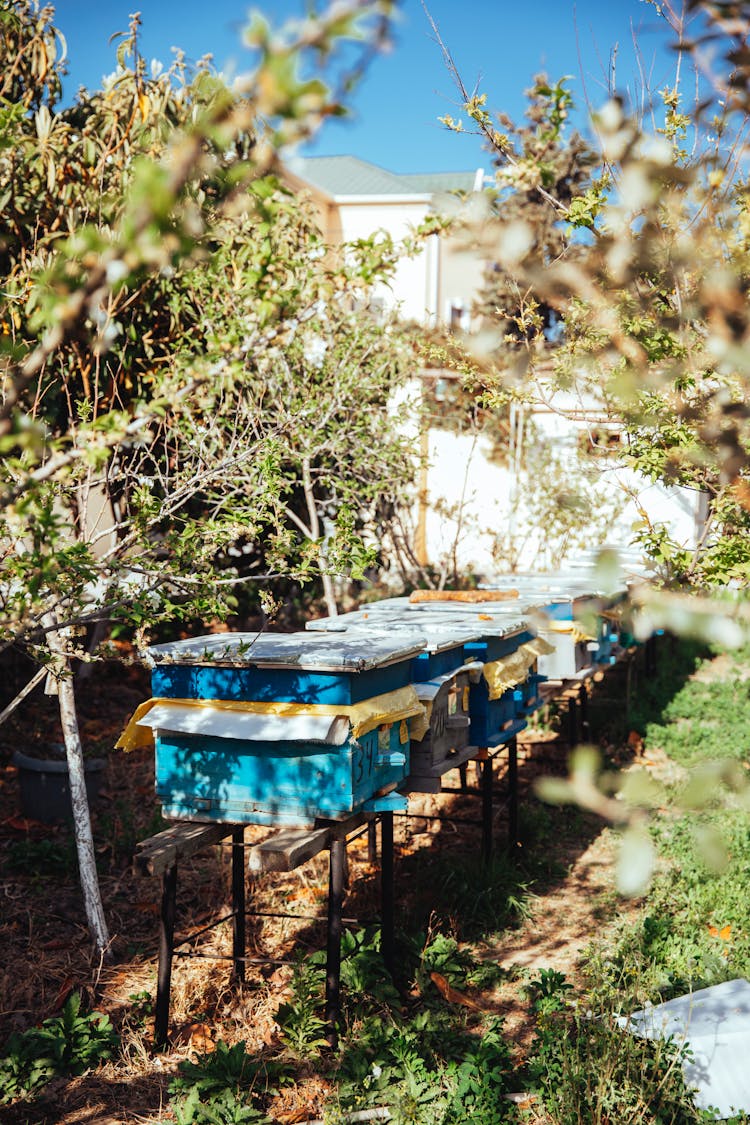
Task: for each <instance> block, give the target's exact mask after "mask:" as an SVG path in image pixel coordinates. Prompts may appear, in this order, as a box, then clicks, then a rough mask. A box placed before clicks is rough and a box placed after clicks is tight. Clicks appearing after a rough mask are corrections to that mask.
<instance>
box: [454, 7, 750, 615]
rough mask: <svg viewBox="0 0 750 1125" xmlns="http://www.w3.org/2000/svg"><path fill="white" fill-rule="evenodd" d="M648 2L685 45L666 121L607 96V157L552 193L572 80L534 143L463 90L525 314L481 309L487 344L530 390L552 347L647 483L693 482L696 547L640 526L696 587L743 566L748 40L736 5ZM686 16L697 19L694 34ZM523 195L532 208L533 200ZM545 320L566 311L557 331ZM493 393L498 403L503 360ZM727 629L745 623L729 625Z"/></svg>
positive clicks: (558, 380) (545, 373) (504, 258)
mask: <svg viewBox="0 0 750 1125" xmlns="http://www.w3.org/2000/svg"><path fill="white" fill-rule="evenodd" d="M655 11H656V12H657V13H658V14H659V15H660V16H661V17H662V18H663V19H664V20H665V21H666V23H667V25H668V27H669V31H670V33H671V34H672V35H673V37H674V38H675V39H676V40H677V44H676V45H677V48H678V50H677V54H676V59H677V62H676V67H675V80H674V84H673V85H672V86H671V87H670V88H668V89H665V90H663V91H661V92H660V94H659V95H658V96H655V97H654V99H653V104H654V114H657V113H659V116H660V118H661V120H660V121H659V122H658V123H657V124H656V127H655V129H653V130H650V129H649V128H648V126H647V123H646V122H644V121H643V120H642V119H641V118H640V116H639V115H638V114H636V113H635V112H629V111H628V109H627V107H626V104H625V102H624V100H623V99H620V98H618V97H617V96H613V97H612V98H611V100H610V101H609V102H608V103H607V104H606V105H604V106H603V107H602V108H601V109H600V110H598V111H597V112H595V113H594V115H593V122H592V124H593V135H592V138H591V141H590V144H591V145H592V147H594V146H596V148H597V160H596V162H593V161H592V160H591V158H590V156H589V153H588V151H586V155H585V157H584V159H583V160H581V161H579V162H578V164H577V168H576V172H575V174H574V176H573V177H572V179H571V178H570V177H569V178H568V180H567V181H564V182H563V189H564V190H562V191H560V192H559V194H556V187H557V186H558V185H559V181H558V180H556V178H555V169H554V167H553V169H552V170H551V171H548V170H547V168H546V156H545V153H546V149H545V147H544V146H545V138H547V137H550V138H554V139H555V143H556V144H557V143H562V137H563V132H564V127H565V124H566V119H567V115H568V113H569V109H570V105H569V101H568V97H567V91H566V88H565V86H564V84H563V83H562V82H560V83H557V84H556V85H555V84H553V83H545V84H544V85H543V86H540V85H539V84H537V86H536V90H535V92H534V94H533V101H532V111H533V112H532V118H533V120H534V122H535V130H534V144H533V145H531V144H528V143H527V144H525V145H524V146H523V148H520V147H519V145H518V144H517V143H516V144H513V143H511V142H510V141H509V139H508V138H509V136H512V135H514V131H513V130H512V129H511V128H509V127H508V124H507V120H506V119H505V118H504V117H501V118H500V120H498V118H497V117H496V116H493V115H492V114H491V113H490V112H489V110H488V109H487V97H486V95H485V94H484V93H477V94H474V95H472V96H469V95H468V94H467V93H466V90H465V87H463V85H462V84H460V85H459V89H460V90H461V96H462V101H463V108H464V111H465V112H466V113H467V114H468V116H469V118H470V119H471V120H472V122H473V123H474V127H475V128H476V129H477V131H478V132H479V133H480V134H481V135H482V136H483V137H484V139H485V142H486V144H487V146H488V147H489V148H490V150H491V151H492V152H493V153H494V154H495V156H496V160H497V164H498V173H497V177H496V180H497V186H496V188H495V190H494V193H492V194H493V199H492V203H493V205H494V214H493V217H492V219H491V221H490V222H488V223H486V224H485V226H484V227H483V230H482V232H481V237H482V240H483V245H484V246H485V247H486V252H487V256H488V257H489V256H492V257H493V259H494V260H496V261H497V263H498V276H500V277H501V278H503V279H504V280H503V284H504V285H506V286H507V284H511V285H514V286H515V287H516V290H517V292H518V293H519V294H523V298H524V301H525V310H526V312H527V313H528V315H526V316H521V315H519V312H518V310H516V311H515V312H513V313H512V314H511V316H510V317H508V316H507V315H506V311H505V310H503V309H502V307H501V302H498V303H497V311H496V312H495V313H494V314H493V313H492V310H491V309H490V308H486V309H485V311H486V312H487V313H488V315H489V316H490V318H491V319H492V320H494V325H495V335H494V346H495V347H496V348H500V350H501V351H507V349H510V350H511V352H512V353H513V354H515V356H516V362H515V366H514V368H513V371H512V374H513V375H514V377H515V379H516V384H515V386H516V387H518V385H519V383H520V394H521V396H523V395H524V394H531V395H534V394H535V393H537V389H538V387H539V386H540V385H542V384H544V385H547V386H548V385H549V360H550V358H551V360H552V364H553V376H552V382H553V384H554V385H555V386H558V387H564V388H568V389H570V388H574V389H576V390H577V391H579V392H580V393H581V394H582V395H593V396H595V397H596V400H597V402H598V403H599V404H601V406H603V407H604V408H606V409H608V410H609V411H610V415H611V417H612V419H613V420H616V421H618V422H620V423H621V424H622V425H623V426H624V429H625V433H626V435H627V446H626V450H625V453H624V458H625V461H626V463H628V464H630V465H632V466H634V467H636V468H637V469H638V470H639V471H640V472H642V473H645V474H646V475H647V476H648V477H650V478H651V479H654V480H656V479H658V480H662V481H665V482H667V483H676V484H683V485H686V486H688V487H690V488H694V489H697V490H699V491H700V493H701V494H702V496H703V498H704V506H705V515H706V518H705V523H704V533H703V535H702V537H701V539H700V542H699V543H698V545H697V547H696V549H695V550H693V551H690V550H687V549H684V547H683V546H682V545H680V544H676V543H673V542H671V541H670V540H669V536H668V534H667V532H666V530H665V529H664V528H661V527H650V526H648V525H647V524H646V525H645V526H644V528H643V530H642V532H641V535H640V539H641V542H642V543H643V545H644V546H645V547H646V549H647V550H648V551H649V552H650V554H651V556H652V557H653V558H654V559H655V560H656V561H657V562H658V563H661V564H662V577H663V579H664V581H665V582H666V583H667V584H668V585H671V586H674V587H677V588H680V587H684V586H689V587H691V588H692V589H693V590H694V591H696V592H700V591H703V590H707V589H709V588H710V587H713V586H716V585H723V584H725V583H727V582H728V581H731V582H737V583H739V584H741V585H744V584H746V583H747V581H748V578H749V577H750V545H749V544H750V537H748V531H749V530H750V500H749V499H748V497H749V496H750V486H749V485H748V481H747V474H748V465H749V464H750V433H749V431H748V416H749V410H750V408H749V406H748V401H749V396H748V390H749V389H750V365H749V361H748V358H747V357H748V349H747V343H748V332H749V329H750V321H749V320H748V315H749V314H748V311H747V310H748V303H747V279H748V276H750V275H749V272H748V250H749V248H750V244H749V243H748V233H749V228H748V223H747V212H748V186H749V185H748V181H747V178H746V174H745V170H744V153H745V141H744V137H745V129H746V121H747V113H748V109H750V85H749V80H750V69H749V68H748V64H747V59H746V48H745V46H744V45H743V44H744V43H745V39H746V36H747V33H748V30H749V29H750V24H749V23H748V19H747V16H746V13H744V10H743V11H742V12H741V11H739V10H738V9H737V7H736V6H735V5H729V4H720V3H709V2H703V0H687V3H686V5H685V7H684V9H683V10H682V11H681V12H678V11H677V10H676V8H675V7H673V5H672V4H671V3H665V4H661V5H655ZM690 17H694V18H695V23H694V24H693V25H691V24H690ZM691 26H694V27H697V28H698V29H699V31H698V34H697V35H696V36H694V37H692V38H691V37H690V35H689V30H690V27H691ZM708 44H710V46H711V49H712V56H711V57H712V59H713V63H712V66H713V69H710V68H709V67H708V64H707V63H706V52H705V49H706V47H707V45H708ZM446 54H447V52H446ZM448 58H449V56H448ZM717 59H718V61H717ZM722 61H723V65H720V63H722ZM688 64H691V65H692V68H693V70H694V72H695V71H697V72H698V74H699V83H700V85H701V89H702V97H703V100H702V101H701V102H698V103H697V104H696V105H694V106H693V107H692V108H688V107H686V104H685V96H686V95H685V87H686V86H687V85H688V82H687V80H686V78H685V71H686V69H687V66H688ZM692 81H693V80H692V79H691V83H692ZM446 123H447V124H448V126H449V127H452V128H456V123H455V122H452V121H447V122H446ZM501 129H502V130H503V131H501ZM517 132H518V131H515V133H517ZM688 135H690V139H689V140H688ZM571 143H572V142H571ZM569 151H572V148H571V149H570V150H569ZM567 183H571V184H572V188H573V190H572V192H571V191H568V190H567ZM519 184H520V185H521V187H522V191H521V193H520V194H519V192H518V190H517V188H518V185H519ZM529 196H530V197H531V198H532V200H535V202H534V203H533V206H532V207H530V206H527V205H525V203H526V200H527V199H528V197H529ZM571 196H572V197H571ZM522 204H524V205H525V206H524V209H523V210H521V207H522ZM537 210H539V211H540V213H544V214H546V219H544V220H540V219H539V218H537V217H536V212H537ZM549 230H551V231H552V232H553V234H554V245H555V253H554V254H553V255H551V254H550V253H549V252H547V249H546V248H547V246H549V245H550V244H551V243H550V240H549V238H548V237H547V235H546V233H545V232H547V231H549ZM508 279H509V280H508ZM547 309H548V310H551V313H550V312H546V311H545V312H540V311H539V310H547ZM522 311H523V310H522ZM552 314H554V316H555V317H556V318H557V322H558V323H557V327H556V330H555V332H554V333H552V334H551V333H550V332H549V324H550V318H551V315H552ZM509 320H510V322H511V324H512V325H513V327H512V329H511V332H510V334H509V333H508V329H507V323H508V321H509ZM509 335H510V339H509ZM519 343H520V345H521V346H520V347H519ZM486 354H487V350H486V351H485V355H486ZM495 387H496V388H497V392H498V394H499V396H500V399H501V400H503V399H504V397H505V396H507V393H508V382H507V379H506V378H505V377H504V375H503V371H502V369H501V370H500V371H499V372H496V373H495ZM646 596H647V597H648V596H649V595H646ZM692 604H693V607H694V610H693V611H691V613H690V614H688V616H689V617H690V619H691V622H692V624H693V625H695V623H696V621H697V620H703V621H710V618H711V615H712V614H713V613H714V611H715V606H714V607H711V605H710V604H707V605H705V606H704V605H703V604H702V603H701V602H699V601H698V600H695V601H694V602H693V603H692ZM658 606H659V607H660V608H658V609H657V608H656V603H655V604H654V606H652V608H651V609H650V611H649V612H650V615H651V616H650V617H649V623H651V624H653V623H655V622H656V623H658V624H662V623H664V622H665V621H667V620H668V619H669V620H670V621H671V623H672V624H674V623H675V622H677V621H678V619H684V615H685V609H684V602H682V601H680V600H678V601H675V602H672V601H670V598H669V596H667V595H666V594H665V593H662V594H660V595H659V599H658ZM670 606H673V607H674V612H672V610H671V609H670ZM704 609H705V611H706V612H705V613H704V612H702V611H703V610H704ZM696 614H697V617H696ZM657 618H658V622H657ZM684 626H685V621H684V620H682V627H683V628H684ZM646 627H647V625H644V628H646ZM730 634H731V635H737V634H736V633H735V632H733V630H732V629H731V628H729V631H728V633H727V635H730Z"/></svg>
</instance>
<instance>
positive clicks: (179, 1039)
mask: <svg viewBox="0 0 750 1125" xmlns="http://www.w3.org/2000/svg"><path fill="white" fill-rule="evenodd" d="M214 1037H215V1033H214V1032H213V1031H212V1030H211V1028H210V1027H208V1026H207V1025H206V1024H205V1023H186V1024H184V1025H183V1027H180V1028H178V1030H177V1031H176V1032H175V1033H174V1035H173V1036H172V1042H173V1043H174V1044H175V1045H179V1046H181V1047H190V1049H191V1051H195V1053H196V1054H198V1055H205V1054H208V1053H209V1052H210V1051H213V1049H214Z"/></svg>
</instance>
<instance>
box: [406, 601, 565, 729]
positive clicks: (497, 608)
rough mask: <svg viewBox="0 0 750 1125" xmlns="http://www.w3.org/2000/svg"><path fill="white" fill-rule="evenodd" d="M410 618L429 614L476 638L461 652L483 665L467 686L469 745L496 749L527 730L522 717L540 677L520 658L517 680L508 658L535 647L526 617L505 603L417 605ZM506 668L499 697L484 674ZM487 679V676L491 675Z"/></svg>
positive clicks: (533, 704) (532, 703) (535, 702)
mask: <svg viewBox="0 0 750 1125" xmlns="http://www.w3.org/2000/svg"><path fill="white" fill-rule="evenodd" d="M411 612H412V614H413V615H418V614H428V615H430V616H431V617H432V619H433V620H435V621H437V620H441V621H442V620H451V621H455V622H456V623H457V624H458V623H459V622H460V624H461V626H462V627H466V628H467V629H468V628H470V629H471V630H472V631H473V632H474V633H475V635H476V639H475V640H473V641H472V642H470V643H469V644H467V645H466V646H465V648H464V656H465V658H466V660H467V661H469V660H476V661H479V662H480V663H481V664H482V665H483V667H484V673H483V674H482V675H481V676H477V677H474V682H473V683H472V685H471V694H470V699H469V708H470V714H471V727H470V732H469V737H470V740H471V743H472V745H473V746H478V747H479V746H481V747H486V746H499V745H502V744H503V743H505V742H508V741H510V739H511V738H514V737H515V735H516V734H518V733H519V731H521V730H523V729H524V727H525V726H526V722H525V720H526V718H527V717H528V715H529V714H531V712H532V711H533V710H535V709H536V708H537V707H538V706H539V705H540V703H541V700H540V698H539V684H540V683H542V682H543V681H544V678H545V677H544V676H541V675H540V674H539V673H538V672H537V668H536V659H535V658H534V659H532V660H530V661H529V663H528V665H527V666H525V661H524V659H519V661H518V665H519V670H518V673H517V678H515V676H514V673H513V672H512V663H513V658H514V656H516V654H518V655H519V657H520V656H521V654H522V653H523V652H524V651H525V650H526V649H527V647H528V646H529V645H531V644H533V643H535V639H534V633H533V631H532V630H531V627H530V625H529V623H528V621H527V618H526V615H525V614H524V613H523V612H522V611H519V609H518V607H517V605H510V604H508V603H507V602H501V603H497V604H496V603H492V602H487V603H482V604H480V605H465V604H462V603H457V602H428V603H416V604H414V605H412V606H411ZM503 665H506V666H507V667H508V673H507V676H508V679H509V680H513V681H514V682H513V683H512V685H511V686H509V687H508V688H507V689H506V690H505V691H503V692H502V693H501V694H499V695H498V694H496V692H495V691H494V690H493V689H492V688H491V686H490V682H489V680H488V674H489V673H490V672H491V670H492V669H493V667H502V666H503ZM490 678H492V677H491V676H490Z"/></svg>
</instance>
